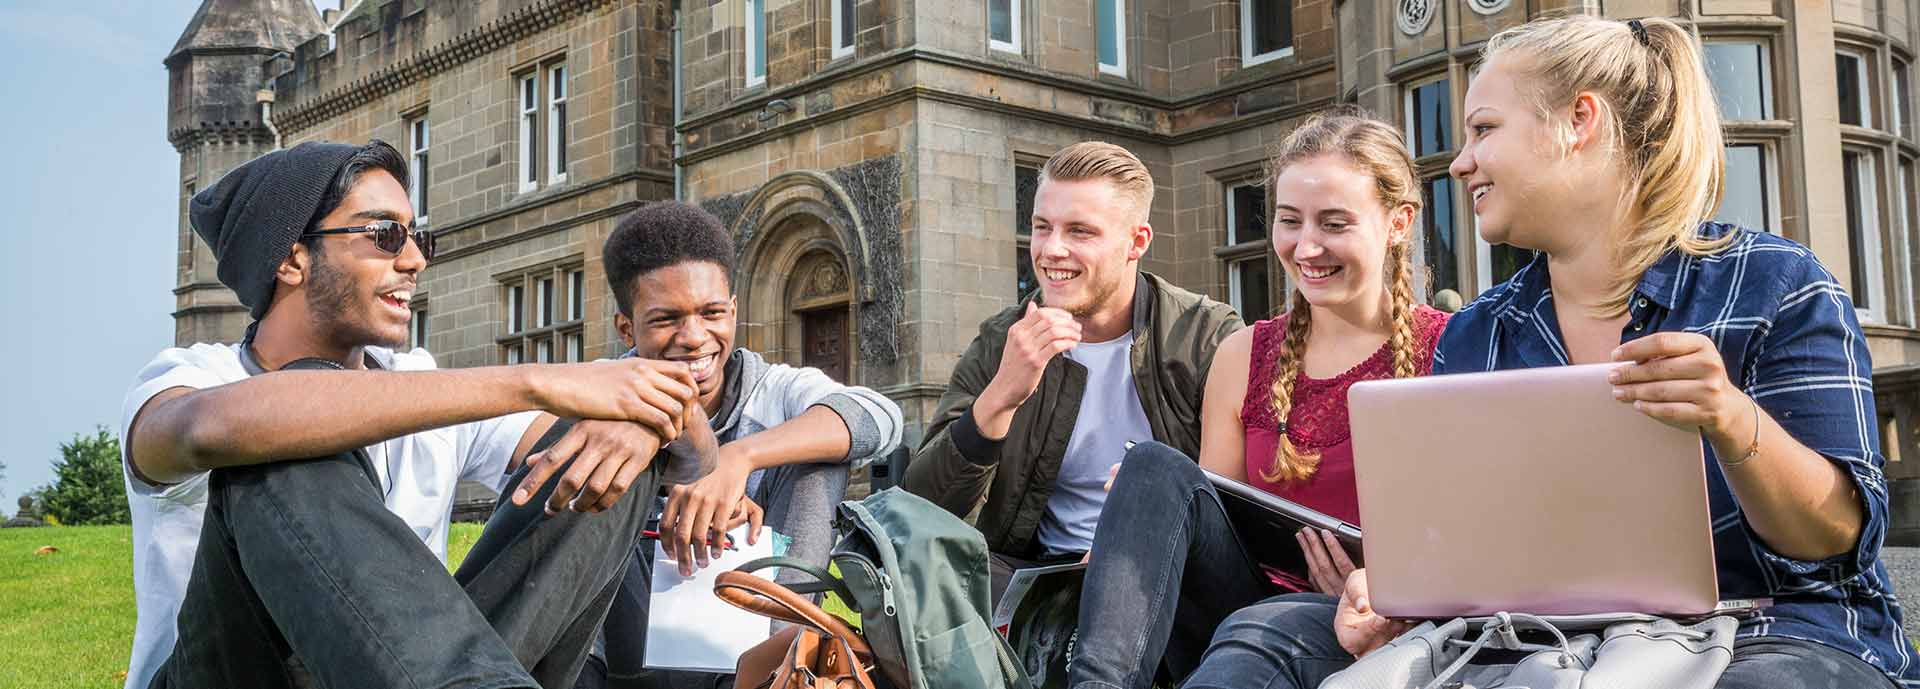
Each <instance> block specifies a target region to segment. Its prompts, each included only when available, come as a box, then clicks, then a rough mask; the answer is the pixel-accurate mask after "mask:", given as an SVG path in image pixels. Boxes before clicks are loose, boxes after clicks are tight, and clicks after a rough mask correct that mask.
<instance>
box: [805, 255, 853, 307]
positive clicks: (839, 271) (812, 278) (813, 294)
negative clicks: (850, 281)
mask: <svg viewBox="0 0 1920 689" xmlns="http://www.w3.org/2000/svg"><path fill="white" fill-rule="evenodd" d="M846 291H847V270H846V269H845V268H842V267H840V262H839V261H836V260H833V259H832V258H822V259H819V260H816V261H814V262H813V268H812V270H811V271H810V272H809V273H808V274H807V277H806V278H805V281H804V282H802V283H801V287H800V298H802V299H813V298H817V297H836V296H840V295H842V294H845V293H846Z"/></svg>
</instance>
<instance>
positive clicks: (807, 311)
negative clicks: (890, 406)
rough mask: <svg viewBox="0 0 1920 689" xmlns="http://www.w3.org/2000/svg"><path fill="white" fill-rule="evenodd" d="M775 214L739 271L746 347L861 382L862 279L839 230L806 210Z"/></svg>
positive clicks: (842, 379) (840, 378)
mask: <svg viewBox="0 0 1920 689" xmlns="http://www.w3.org/2000/svg"><path fill="white" fill-rule="evenodd" d="M783 210H784V211H785V212H777V213H774V214H772V215H773V223H772V225H771V230H770V231H769V232H766V233H764V234H763V235H761V240H762V241H763V242H764V244H763V245H761V246H758V247H755V248H756V249H758V250H756V251H751V252H749V254H748V260H747V262H746V263H745V264H743V265H741V266H740V280H739V282H740V283H741V286H742V287H743V288H744V289H741V290H739V292H740V295H741V304H740V309H741V316H742V322H741V328H740V329H741V344H743V345H744V346H746V347H748V348H750V349H753V350H755V351H758V352H761V353H763V354H765V355H766V356H767V359H768V360H770V361H774V362H778V363H784V364H789V365H793V366H812V367H815V368H818V369H820V370H822V371H824V372H826V374H827V375H828V376H829V377H831V378H833V379H834V380H836V381H839V382H842V383H848V384H855V383H857V382H858V380H859V374H860V372H859V361H858V360H859V356H858V353H859V351H860V347H859V340H858V335H857V334H856V333H857V332H858V330H857V328H855V327H854V326H855V324H856V323H858V322H859V308H860V300H859V299H856V298H855V295H857V294H859V285H858V280H857V279H856V278H855V276H854V274H853V271H852V270H851V269H850V267H849V265H848V263H847V253H846V250H845V249H844V248H843V247H842V246H841V243H840V241H839V237H838V236H837V234H836V233H835V232H834V229H833V228H832V227H831V226H829V225H828V224H827V223H826V221H824V220H823V219H822V218H821V217H820V216H818V215H815V214H814V213H811V212H808V210H811V209H809V208H806V207H805V205H804V204H802V205H800V207H792V206H789V207H788V208H786V209H783Z"/></svg>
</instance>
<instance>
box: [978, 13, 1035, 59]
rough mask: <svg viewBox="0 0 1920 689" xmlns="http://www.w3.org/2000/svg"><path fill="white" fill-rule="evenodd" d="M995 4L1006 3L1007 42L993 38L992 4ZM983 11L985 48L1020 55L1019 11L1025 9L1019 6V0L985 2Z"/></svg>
mask: <svg viewBox="0 0 1920 689" xmlns="http://www.w3.org/2000/svg"><path fill="white" fill-rule="evenodd" d="M995 2H1005V3H1007V40H1005V41H1002V40H1000V39H998V38H994V37H993V3H995ZM985 9H986V10H987V48H988V49H989V50H993V51H999V52H1003V53H1013V54H1016V55H1018V54H1021V53H1022V50H1021V47H1020V46H1021V41H1020V11H1021V10H1022V9H1025V8H1024V7H1022V6H1021V0H987V2H986V3H985Z"/></svg>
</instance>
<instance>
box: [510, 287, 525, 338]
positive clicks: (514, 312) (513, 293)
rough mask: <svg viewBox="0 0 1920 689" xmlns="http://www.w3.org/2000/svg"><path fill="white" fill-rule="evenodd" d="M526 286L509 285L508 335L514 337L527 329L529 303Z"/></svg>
mask: <svg viewBox="0 0 1920 689" xmlns="http://www.w3.org/2000/svg"><path fill="white" fill-rule="evenodd" d="M526 290H527V288H526V285H524V284H520V283H515V284H511V285H507V299H506V301H507V312H506V314H504V315H505V317H506V321H507V334H508V335H512V334H515V333H518V332H520V331H522V330H525V329H526V308H525V306H524V305H525V304H526V301H527V292H526Z"/></svg>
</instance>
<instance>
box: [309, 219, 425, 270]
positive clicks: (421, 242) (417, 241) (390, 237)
mask: <svg viewBox="0 0 1920 689" xmlns="http://www.w3.org/2000/svg"><path fill="white" fill-rule="evenodd" d="M362 232H365V233H367V234H370V235H373V246H374V247H375V248H378V249H380V250H381V251H385V252H387V253H390V254H393V255H395V256H398V255H400V252H401V251H402V250H404V249H406V248H407V238H408V237H412V238H413V244H414V246H418V247H420V257H421V258H424V259H427V260H429V261H431V260H433V233H431V232H428V231H426V230H416V229H412V228H409V227H407V226H406V225H402V224H400V222H399V221H397V220H375V221H372V222H369V223H367V224H365V225H361V226H359V227H330V228H326V229H321V230H314V231H312V232H308V233H306V234H303V235H300V236H301V237H313V236H317V235H324V234H359V233H362Z"/></svg>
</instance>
